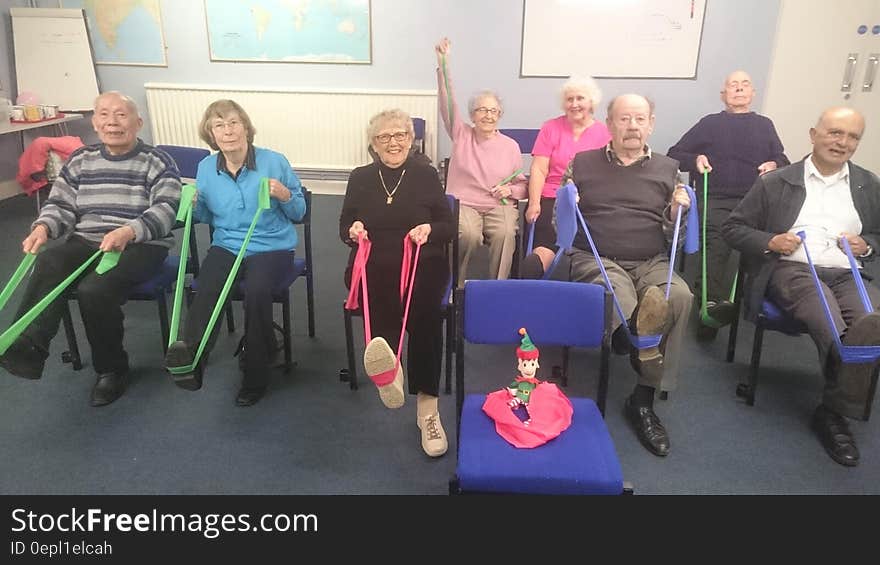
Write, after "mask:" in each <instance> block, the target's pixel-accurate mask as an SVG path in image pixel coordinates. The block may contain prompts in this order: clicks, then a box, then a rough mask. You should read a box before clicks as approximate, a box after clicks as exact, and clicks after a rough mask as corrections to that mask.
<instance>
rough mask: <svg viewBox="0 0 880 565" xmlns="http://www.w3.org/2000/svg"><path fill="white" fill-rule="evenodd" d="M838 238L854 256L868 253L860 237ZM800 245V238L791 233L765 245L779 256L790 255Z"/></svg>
mask: <svg viewBox="0 0 880 565" xmlns="http://www.w3.org/2000/svg"><path fill="white" fill-rule="evenodd" d="M840 237H845V238H846V240H847V242H848V243H849V247H850V249H851V250H852V252H853V255H855V256H857V257H858V256H861V255H864V254H865V253H867V252H868V242H866V241H865V240H864V239H863V238H862V236H860V235H857V234H851V233H841V234H840V236H839V238H840ZM839 238H838V240H837V246H838V247H840V248H841V249H843V243H842V242H841V241H840V239H839ZM801 243H802V241H801V238H800V236H798V235H797V234H794V233H791V232H785V233H778V234H776V235H774V236H773V237H772V238H770V241H769V242H768V243H767V249H769V250H770V251H773V252H774V253H779V254H780V255H791V254H792V253H794V252H795V251H796V250H797V248H798V246H799V245H800V244H801Z"/></svg>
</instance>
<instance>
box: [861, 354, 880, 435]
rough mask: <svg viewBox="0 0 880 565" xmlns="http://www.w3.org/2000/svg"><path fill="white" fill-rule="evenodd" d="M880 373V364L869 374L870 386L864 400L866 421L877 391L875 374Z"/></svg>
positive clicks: (868, 418)
mask: <svg viewBox="0 0 880 565" xmlns="http://www.w3.org/2000/svg"><path fill="white" fill-rule="evenodd" d="M878 374H880V366H878V367H875V368H874V374H873V375H871V386H870V387H869V388H868V398H867V400H866V401H865V417H864V420H865V421H866V422H867V421H868V420H870V419H871V407H872V406H873V405H874V395H875V394H876V393H877V376H878Z"/></svg>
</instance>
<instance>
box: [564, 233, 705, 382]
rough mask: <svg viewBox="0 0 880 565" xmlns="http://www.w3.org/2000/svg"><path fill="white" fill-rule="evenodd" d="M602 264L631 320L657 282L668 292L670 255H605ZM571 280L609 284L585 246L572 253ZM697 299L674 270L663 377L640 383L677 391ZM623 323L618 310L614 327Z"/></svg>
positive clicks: (662, 345) (639, 380)
mask: <svg viewBox="0 0 880 565" xmlns="http://www.w3.org/2000/svg"><path fill="white" fill-rule="evenodd" d="M602 264H603V265H604V266H605V270H606V271H607V272H608V278H609V279H610V280H611V286H612V287H613V288H614V293H615V295H616V296H617V300H618V301H619V302H620V308H621V309H622V310H623V314H624V316H626V317H627V323H628V322H629V318H630V317H631V316H632V313H633V311H634V310H635V308H636V304H637V303H638V296H639V294H640V293H641V292H642V290H643V289H644V288H646V287H648V286H652V285H654V286H658V287H659V288H660V290H662V291H664V292H665V291H666V280H667V277H668V276H669V257H667V256H665V255H657V256H656V257H652V258H650V259H648V260H647V261H612V260H611V259H608V258H605V257H602ZM571 280H572V281H576V282H588V283H596V284H601V285H603V286H604V284H605V281H604V279H603V278H602V272H601V271H600V270H599V264H598V263H597V262H596V258H595V257H594V256H593V254H592V253H590V252H587V251H583V250H581V249H575V250H574V251H573V252H572V253H571ZM693 300H694V297H693V294H691V291H690V288H689V287H688V284H687V283H686V282H685V281H684V280H683V279H682V278H681V277H679V276H678V274H677V273H675V272H673V273H672V284H671V288H670V290H669V309H670V311H671V314H672V327H671V328H670V330H669V331H668V332H667V333H666V335H664V336H663V340H662V341H661V342H660V351H661V352H662V353H663V358H664V370H663V380H662V382H659V383H657V382H649V380H648V379H645V378H644V377H642V376H641V375H639V378H638V384H641V385H646V386H650V387H654V388H660V389H661V390H664V391H671V390H675V388H676V386H677V385H678V374H679V370H680V361H681V342H682V339H683V338H684V334H685V330H686V329H687V324H688V319H689V318H690V313H691V306H692V304H693ZM620 324H621V320H620V318H619V317H618V316H617V312H616V310H615V313H614V320H613V321H612V324H611V327H612V330H616V329H617V327H618V326H620Z"/></svg>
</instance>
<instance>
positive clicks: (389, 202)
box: [385, 196, 394, 204]
mask: <svg viewBox="0 0 880 565" xmlns="http://www.w3.org/2000/svg"><path fill="white" fill-rule="evenodd" d="M392 200H394V197H393V196H389V197H388V198H386V199H385V204H391V201H392Z"/></svg>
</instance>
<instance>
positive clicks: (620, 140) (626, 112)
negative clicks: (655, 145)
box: [605, 94, 654, 158]
mask: <svg viewBox="0 0 880 565" xmlns="http://www.w3.org/2000/svg"><path fill="white" fill-rule="evenodd" d="M605 123H606V124H608V130H609V131H610V132H611V146H612V147H613V148H614V151H615V152H616V153H617V155H618V157H620V156H622V155H625V156H627V157H629V158H633V157H637V156H639V155H641V154H642V153H643V152H644V150H645V145H646V143H647V141H648V136H649V135H651V132H652V131H654V103H653V102H651V100H650V99H648V98H646V97H644V96H642V95H640V94H621V95H620V96H615V97H614V98H613V99H612V100H611V102H610V103H609V104H608V115H607V117H606V118H605Z"/></svg>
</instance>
